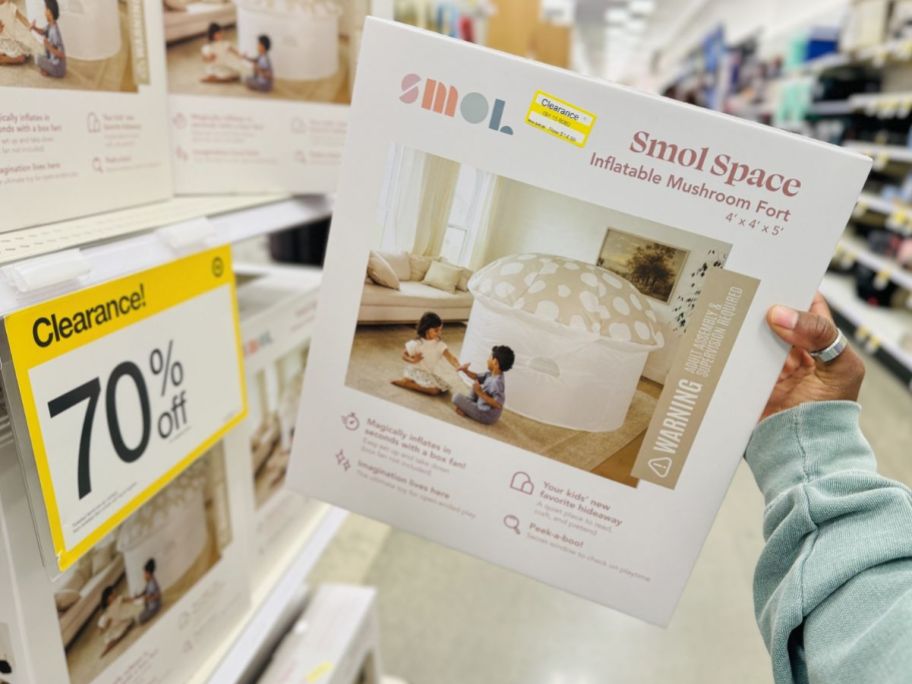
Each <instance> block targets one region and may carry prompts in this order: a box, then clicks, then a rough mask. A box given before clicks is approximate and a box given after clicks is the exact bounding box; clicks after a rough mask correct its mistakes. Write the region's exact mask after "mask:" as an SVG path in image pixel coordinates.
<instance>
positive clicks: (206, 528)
mask: <svg viewBox="0 0 912 684" xmlns="http://www.w3.org/2000/svg"><path fill="white" fill-rule="evenodd" d="M243 456H244V454H237V453H231V451H230V450H229V449H228V448H226V445H225V442H224V440H223V441H221V442H218V443H216V445H215V446H213V447H212V448H211V449H210V450H209V451H208V452H206V453H205V454H204V455H203V456H200V458H199V459H198V460H197V461H196V462H194V464H193V465H192V466H190V467H189V468H188V469H187V470H185V471H184V472H183V473H182V474H181V475H179V476H178V477H177V478H176V479H175V480H174V481H173V482H171V484H169V485H168V486H167V487H166V488H165V489H163V490H162V491H161V492H159V493H158V494H156V495H155V497H154V498H152V499H151V500H149V501H148V502H147V503H146V504H144V505H143V506H142V507H141V508H139V509H138V510H137V511H136V512H135V513H133V514H132V515H131V516H130V517H129V518H127V520H126V521H124V522H123V523H122V524H121V525H119V526H118V527H117V528H116V529H115V530H114V531H113V532H112V533H111V534H110V535H109V536H108V537H107V538H105V539H104V540H103V541H102V542H101V543H99V544H98V545H96V547H95V548H93V549H92V551H91V552H89V553H88V554H87V555H86V556H84V557H83V558H82V559H81V560H79V561H78V562H77V563H76V564H75V565H74V566H73V567H72V568H70V569H69V570H68V571H67V572H66V573H64V574H63V575H61V576H59V577H58V578H57V579H55V580H50V579H49V573H48V571H47V570H46V569H45V568H44V567H43V566H42V564H41V554H40V550H39V548H38V542H37V537H36V535H35V530H34V527H33V523H32V516H31V513H30V510H29V505H28V501H27V497H26V492H25V481H24V478H23V474H22V471H21V468H20V465H19V459H18V456H17V454H16V445H15V443H14V441H13V438H12V433H11V431H10V426H9V421H8V418H7V417H6V415H5V412H4V415H3V416H2V417H0V660H6V661H7V663H8V664H9V665H10V669H11V671H12V672H11V673H8V674H2V675H0V681H8V682H9V683H10V684H38V683H39V682H41V683H43V682H54V683H55V684H90V683H98V684H104V683H113V682H117V684H152V683H153V682H154V683H155V684H165V683H173V684H183V683H184V682H187V681H189V680H190V678H191V676H192V675H193V674H195V672H196V669H197V668H198V667H199V666H200V665H201V663H202V662H203V661H204V660H205V658H206V657H207V656H208V655H209V654H210V653H211V652H212V650H213V649H214V648H215V647H216V646H217V645H218V644H219V643H220V641H221V640H222V639H224V638H227V636H228V634H229V632H230V630H231V628H232V627H233V626H234V625H236V624H237V621H238V620H239V619H240V618H241V616H242V615H243V613H244V611H245V609H246V607H247V605H248V601H249V586H250V585H249V575H248V568H249V563H248V560H247V553H246V550H247V544H248V539H247V536H246V532H247V530H246V527H245V522H246V519H245V516H244V508H243V506H241V505H239V503H240V502H242V501H244V500H245V496H244V495H245V490H244V488H245V487H246V486H247V482H248V477H247V473H248V472H249V471H248V469H247V468H245V465H246V463H245V461H244V458H243ZM155 587H157V591H155ZM155 594H157V595H158V596H159V597H160V598H159V600H157V601H156V600H155Z"/></svg>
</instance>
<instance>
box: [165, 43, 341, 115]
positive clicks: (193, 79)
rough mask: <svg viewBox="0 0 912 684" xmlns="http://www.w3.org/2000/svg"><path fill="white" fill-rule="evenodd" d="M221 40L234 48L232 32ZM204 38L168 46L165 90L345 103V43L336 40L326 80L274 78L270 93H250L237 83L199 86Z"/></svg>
mask: <svg viewBox="0 0 912 684" xmlns="http://www.w3.org/2000/svg"><path fill="white" fill-rule="evenodd" d="M225 40H227V41H228V42H230V43H232V44H234V45H237V38H236V35H235V31H234V29H225ZM205 44H206V37H205V36H200V37H198V38H191V39H189V40H184V41H181V42H179V43H172V44H171V45H169V46H168V89H169V90H170V91H171V92H172V93H179V94H181V95H212V96H218V97H251V98H257V99H261V100H263V99H265V100H297V101H299V102H334V103H340V104H348V102H349V100H350V96H349V82H348V41H347V40H346V39H340V40H339V69H338V71H336V73H335V74H333V75H332V76H330V77H328V78H322V79H319V80H316V81H287V80H284V79H278V78H277V79H276V80H275V81H274V83H273V89H272V91H270V92H268V93H260V92H254V91H252V90H250V89H249V88H247V86H245V85H244V84H243V82H241V81H235V82H233V83H203V82H202V81H201V80H200V79H201V78H202V77H203V75H204V73H205V66H206V65H205V63H204V62H203V60H202V58H201V57H200V50H202V48H203V45H205Z"/></svg>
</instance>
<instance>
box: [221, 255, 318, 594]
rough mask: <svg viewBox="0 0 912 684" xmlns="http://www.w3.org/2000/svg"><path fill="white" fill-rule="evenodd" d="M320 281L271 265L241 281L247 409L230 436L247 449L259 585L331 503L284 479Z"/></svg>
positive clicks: (254, 559)
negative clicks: (291, 486) (293, 488)
mask: <svg viewBox="0 0 912 684" xmlns="http://www.w3.org/2000/svg"><path fill="white" fill-rule="evenodd" d="M319 286H320V273H319V271H317V270H316V269H314V270H304V269H297V268H270V269H267V270H266V272H265V273H263V274H260V275H258V276H255V277H254V278H253V279H252V280H251V281H249V282H244V283H242V284H241V285H240V286H239V287H238V310H239V312H240V316H241V336H242V339H243V345H244V365H245V368H246V372H247V392H248V399H247V402H248V416H247V419H246V420H245V422H244V423H242V424H241V425H239V426H238V428H237V429H236V430H234V431H233V432H232V433H231V434H229V435H228V436H227V437H226V441H228V442H230V443H231V444H232V447H233V448H234V449H236V451H237V452H238V453H243V454H246V456H245V464H246V467H247V472H248V477H247V480H248V482H249V483H250V487H249V490H250V493H251V496H250V497H249V501H250V503H251V513H250V515H251V530H252V534H251V544H252V549H251V556H252V563H253V566H254V567H253V579H254V586H255V591H256V590H258V589H259V588H261V587H263V586H267V585H268V580H269V578H270V576H271V575H272V574H274V573H275V572H276V571H277V570H280V569H282V568H284V567H285V566H286V564H287V562H288V560H289V558H290V557H291V556H293V554H295V553H296V552H297V551H298V550H299V549H300V547H301V545H302V544H303V543H304V542H306V540H307V538H308V536H309V535H310V533H311V529H312V525H313V523H314V522H315V521H316V520H318V519H319V518H320V516H321V515H322V513H323V512H325V510H326V505H325V504H323V503H320V502H318V501H313V500H307V499H305V498H304V497H302V496H301V495H300V494H298V493H297V492H292V491H289V490H288V489H286V487H285V475H286V473H287V470H288V459H289V457H290V455H291V444H292V437H293V436H294V424H295V419H296V417H297V414H298V403H299V401H300V398H301V388H302V387H303V384H304V366H305V364H306V362H307V354H308V351H309V349H310V336H311V333H312V329H313V321H314V317H315V314H316V308H317V292H318V290H319Z"/></svg>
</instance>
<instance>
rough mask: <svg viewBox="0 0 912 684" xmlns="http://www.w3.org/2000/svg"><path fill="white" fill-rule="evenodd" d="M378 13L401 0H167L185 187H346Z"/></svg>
mask: <svg viewBox="0 0 912 684" xmlns="http://www.w3.org/2000/svg"><path fill="white" fill-rule="evenodd" d="M371 13H373V14H377V15H379V16H385V17H392V5H391V0H338V1H336V0H314V1H313V2H295V1H294V0H275V1H273V0H269V1H266V0H224V1H223V2H206V1H202V0H192V1H189V2H188V1H186V0H180V1H176V2H168V3H165V12H164V19H165V35H164V40H165V43H166V45H167V61H168V87H169V92H170V93H171V96H170V101H171V133H172V153H173V158H174V171H175V190H176V192H177V194H189V195H192V194H223V193H263V192H293V193H320V192H332V191H333V190H335V187H336V181H337V179H338V171H339V163H340V159H341V151H342V146H343V144H344V142H345V134H346V130H347V121H348V104H349V102H350V99H351V88H352V85H353V83H354V81H355V67H356V62H357V60H356V58H357V55H358V50H359V48H360V43H361V32H362V25H363V23H364V19H365V17H366V16H367V15H368V14H371Z"/></svg>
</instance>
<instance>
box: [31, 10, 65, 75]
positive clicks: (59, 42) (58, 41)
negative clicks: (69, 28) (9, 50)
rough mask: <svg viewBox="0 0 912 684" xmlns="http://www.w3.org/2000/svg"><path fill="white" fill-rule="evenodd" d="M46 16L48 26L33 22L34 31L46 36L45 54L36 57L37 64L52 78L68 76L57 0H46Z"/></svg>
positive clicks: (43, 72)
mask: <svg viewBox="0 0 912 684" xmlns="http://www.w3.org/2000/svg"><path fill="white" fill-rule="evenodd" d="M44 16H45V18H46V19H47V26H45V27H44V28H38V26H37V25H36V24H35V22H34V21H33V22H32V26H31V28H32V31H34V32H35V33H37V34H38V35H40V36H43V37H44V54H43V55H37V56H36V57H35V64H37V65H38V68H39V69H41V73H42V74H44V75H45V76H48V77H50V78H63V77H64V76H66V68H67V65H66V49H65V48H64V47H63V35H62V34H61V33H60V25H59V24H58V23H57V20H58V19H60V6H59V5H58V4H57V0H44Z"/></svg>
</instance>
